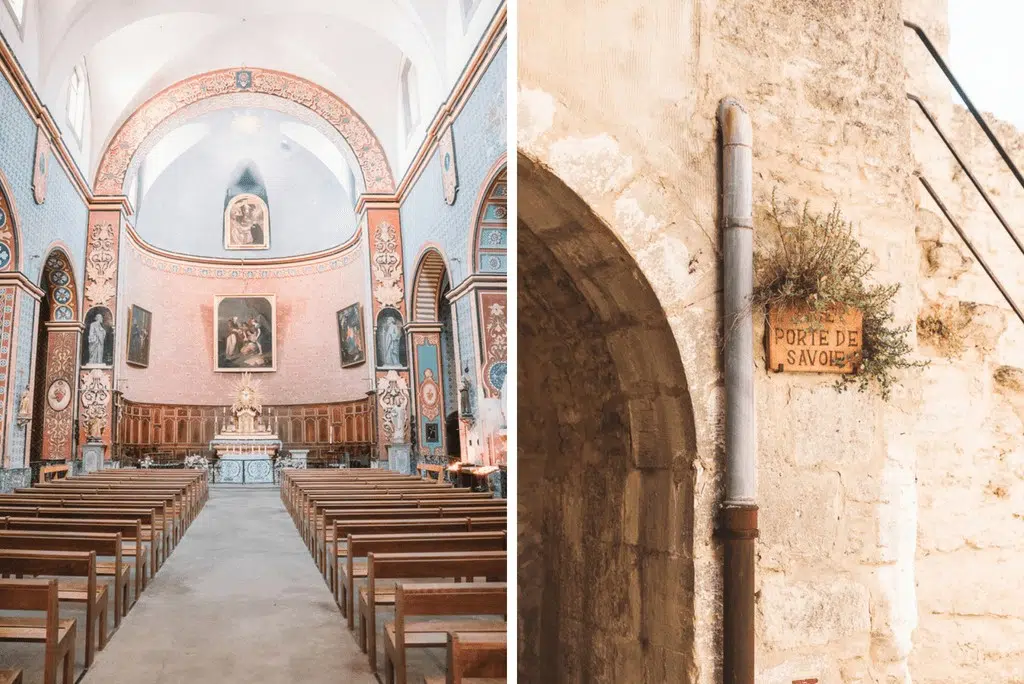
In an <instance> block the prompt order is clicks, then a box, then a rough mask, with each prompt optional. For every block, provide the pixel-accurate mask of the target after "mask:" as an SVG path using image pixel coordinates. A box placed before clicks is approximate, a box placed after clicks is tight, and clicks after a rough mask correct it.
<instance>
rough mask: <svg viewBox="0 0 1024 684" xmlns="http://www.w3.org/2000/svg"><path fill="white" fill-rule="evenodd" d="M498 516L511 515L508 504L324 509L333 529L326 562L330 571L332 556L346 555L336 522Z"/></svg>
mask: <svg viewBox="0 0 1024 684" xmlns="http://www.w3.org/2000/svg"><path fill="white" fill-rule="evenodd" d="M469 517H472V518H498V517H507V511H506V510H505V508H504V507H492V506H487V507H474V508H462V507H456V508H441V507H436V508H434V507H431V508H368V509H364V508H352V509H339V510H327V511H324V521H325V524H326V525H329V526H330V527H331V529H332V532H331V539H330V541H327V540H326V534H325V541H324V543H325V544H326V545H327V546H328V547H329V548H328V549H326V554H327V562H326V563H325V566H326V567H325V570H326V571H327V572H330V571H331V569H330V566H331V565H332V564H333V560H332V559H336V558H338V557H341V556H344V555H345V554H343V553H341V551H340V549H341V548H344V547H343V546H342V545H343V544H344V539H345V537H344V536H341V535H339V534H338V532H337V530H336V529H334V528H335V527H336V523H340V522H346V521H353V520H375V521H386V520H392V519H394V520H399V519H404V520H413V519H423V520H440V519H445V518H469ZM328 586H332V587H333V586H334V583H333V581H330V580H328Z"/></svg>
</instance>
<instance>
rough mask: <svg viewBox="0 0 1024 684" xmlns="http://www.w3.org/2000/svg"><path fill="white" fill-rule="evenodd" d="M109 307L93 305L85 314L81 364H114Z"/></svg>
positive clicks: (112, 332) (111, 317) (111, 319)
mask: <svg viewBox="0 0 1024 684" xmlns="http://www.w3.org/2000/svg"><path fill="white" fill-rule="evenodd" d="M112 323H113V316H111V314H110V309H108V308H106V307H105V306H95V307H93V308H91V309H89V313H87V314H86V315H85V325H86V327H85V339H84V340H83V343H82V365H83V366H85V367H90V366H112V365H114V326H113V324H112Z"/></svg>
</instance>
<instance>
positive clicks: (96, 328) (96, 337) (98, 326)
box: [88, 312, 107, 365]
mask: <svg viewBox="0 0 1024 684" xmlns="http://www.w3.org/2000/svg"><path fill="white" fill-rule="evenodd" d="M106 341H107V329H106V328H104V327H103V314H102V313H99V312H97V313H96V316H95V317H94V318H93V319H92V323H90V324H89V341H88V344H89V365H103V347H104V344H105V343H106Z"/></svg>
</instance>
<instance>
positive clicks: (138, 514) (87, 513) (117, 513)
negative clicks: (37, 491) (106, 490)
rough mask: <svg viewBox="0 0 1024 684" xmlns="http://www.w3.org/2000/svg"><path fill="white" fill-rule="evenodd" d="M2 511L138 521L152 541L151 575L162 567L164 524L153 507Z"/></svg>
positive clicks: (2, 510) (3, 509)
mask: <svg viewBox="0 0 1024 684" xmlns="http://www.w3.org/2000/svg"><path fill="white" fill-rule="evenodd" d="M0 515H2V516H10V517H37V518H51V519H71V520H110V519H116V520H120V521H136V520H137V521H138V522H139V524H140V525H141V527H142V539H143V541H146V542H149V543H150V544H149V551H150V560H151V564H150V567H151V575H150V577H152V575H153V574H155V573H156V571H157V570H158V569H159V568H160V564H161V562H162V560H163V556H162V554H161V553H160V551H161V550H162V549H163V547H164V544H163V542H162V539H163V532H162V526H161V525H159V524H158V523H157V520H156V513H155V511H154V510H153V509H141V508H129V509H126V508H79V507H68V508H62V507H57V506H31V505H30V506H0Z"/></svg>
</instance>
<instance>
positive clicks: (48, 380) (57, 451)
mask: <svg viewBox="0 0 1024 684" xmlns="http://www.w3.org/2000/svg"><path fill="white" fill-rule="evenodd" d="M39 286H40V288H41V289H42V290H43V293H44V294H43V297H42V299H41V301H40V305H39V313H38V317H37V319H38V326H39V328H38V330H37V332H36V349H35V379H34V382H33V386H34V387H35V389H34V395H33V403H34V406H33V411H32V415H33V416H37V417H40V418H41V419H38V418H37V419H36V420H34V421H33V423H32V435H31V451H30V454H31V460H33V461H40V460H53V461H69V460H71V458H72V457H73V455H74V452H75V435H74V434H73V433H74V430H73V428H74V420H75V409H76V402H75V395H76V388H77V385H78V382H77V377H76V374H77V369H78V345H79V338H80V337H81V334H82V324H81V322H80V321H79V311H78V287H77V284H76V282H75V272H74V268H73V267H72V265H71V260H70V259H69V258H68V255H67V252H66V251H65V250H64V249H63V248H61V247H54V248H53V249H51V250H50V252H49V254H47V256H46V261H45V262H43V273H42V279H41V281H40V283H39Z"/></svg>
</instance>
